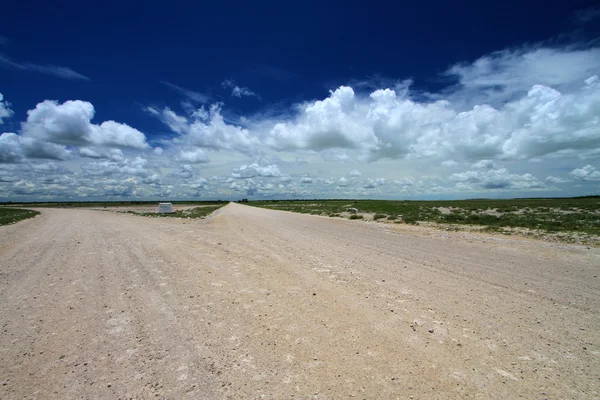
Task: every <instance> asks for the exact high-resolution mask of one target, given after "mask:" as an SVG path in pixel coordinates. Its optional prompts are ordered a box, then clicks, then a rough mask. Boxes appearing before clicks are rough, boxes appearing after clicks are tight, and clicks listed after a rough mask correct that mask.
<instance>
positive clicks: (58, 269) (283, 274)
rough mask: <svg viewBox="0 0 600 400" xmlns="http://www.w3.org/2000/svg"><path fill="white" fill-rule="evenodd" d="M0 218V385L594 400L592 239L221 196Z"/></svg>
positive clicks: (93, 391) (144, 393) (598, 369)
mask: <svg viewBox="0 0 600 400" xmlns="http://www.w3.org/2000/svg"><path fill="white" fill-rule="evenodd" d="M40 211H41V212H42V215H41V216H38V217H36V218H35V219H31V220H26V221H23V222H20V223H18V224H16V225H12V226H5V227H0V323H1V324H2V327H1V330H0V381H1V385H2V386H0V398H2V399H29V398H38V399H117V398H122V399H125V398H127V399H129V398H134V399H146V398H161V399H162V398H165V399H184V398H188V399H254V398H266V399H285V398H295V399H312V398H318V399H347V398H361V399H362V398H365V399H395V398H399V399H453V398H456V399H463V398H482V399H488V398H496V399H517V398H524V399H534V398H535V399H543V398H548V399H595V398H598V397H600V278H599V276H600V249H598V248H591V249H588V248H586V247H581V246H569V245H556V244H548V243H543V242H535V241H529V240H518V239H512V238H510V237H493V236H485V235H477V234H469V233H455V232H441V231H437V230H429V229H424V228H418V227H417V228H412V227H406V226H398V225H386V224H376V223H367V222H361V221H347V220H341V219H333V218H325V217H317V216H309V215H301V214H292V213H286V212H278V211H271V210H263V209H257V208H252V207H248V206H242V205H237V204H230V205H228V206H226V207H224V208H222V209H221V210H219V211H217V213H216V215H215V216H213V217H212V218H210V219H207V220H202V221H190V220H170V219H164V218H161V219H152V218H145V217H138V216H132V215H122V214H115V213H111V212H103V211H94V210H53V209H42V210H40Z"/></svg>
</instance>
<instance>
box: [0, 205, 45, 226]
mask: <svg viewBox="0 0 600 400" xmlns="http://www.w3.org/2000/svg"><path fill="white" fill-rule="evenodd" d="M36 215H39V212H38V211H33V210H23V209H20V208H7V207H0V225H10V224H14V223H16V222H19V221H21V220H23V219H27V218H33V217H35V216H36Z"/></svg>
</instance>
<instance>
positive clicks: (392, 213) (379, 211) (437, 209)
mask: <svg viewBox="0 0 600 400" xmlns="http://www.w3.org/2000/svg"><path fill="white" fill-rule="evenodd" d="M248 204H249V205H251V206H257V207H263V208H270V209H273V210H284V211H293V212H300V213H305V214H318V215H330V216H334V215H335V216H338V215H340V214H341V213H346V214H348V213H350V216H349V218H351V219H360V217H358V218H357V217H355V215H360V214H362V213H364V214H366V213H370V214H374V215H375V217H374V219H376V220H383V219H386V218H387V220H389V221H395V222H399V223H407V224H418V223H419V222H433V223H440V224H457V225H475V226H480V227H482V228H483V227H488V228H487V229H486V230H487V231H489V232H503V231H507V230H505V229H501V228H526V229H531V230H536V231H542V232H549V233H560V232H572V233H580V234H587V235H595V236H600V196H590V197H578V198H552V199H510V200H490V199H475V200H448V201H445V200H440V201H406V200H399V201H396V200H394V201H386V200H279V201H252V202H250V203H248ZM357 213H358V214H357Z"/></svg>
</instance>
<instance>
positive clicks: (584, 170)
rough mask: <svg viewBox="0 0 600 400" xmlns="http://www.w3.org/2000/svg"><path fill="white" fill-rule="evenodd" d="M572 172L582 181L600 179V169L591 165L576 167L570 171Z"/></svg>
mask: <svg viewBox="0 0 600 400" xmlns="http://www.w3.org/2000/svg"><path fill="white" fill-rule="evenodd" d="M570 174H571V175H572V176H573V177H574V178H576V179H578V180H582V181H600V171H598V170H597V169H596V168H595V167H593V166H591V165H586V166H585V167H581V168H576V169H574V170H573V171H571V172H570Z"/></svg>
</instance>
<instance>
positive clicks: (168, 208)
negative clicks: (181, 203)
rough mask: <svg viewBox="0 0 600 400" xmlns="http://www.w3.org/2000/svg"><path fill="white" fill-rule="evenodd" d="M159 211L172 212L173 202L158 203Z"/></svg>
mask: <svg viewBox="0 0 600 400" xmlns="http://www.w3.org/2000/svg"><path fill="white" fill-rule="evenodd" d="M157 212H159V213H172V212H173V204H171V203H158V210H157Z"/></svg>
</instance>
